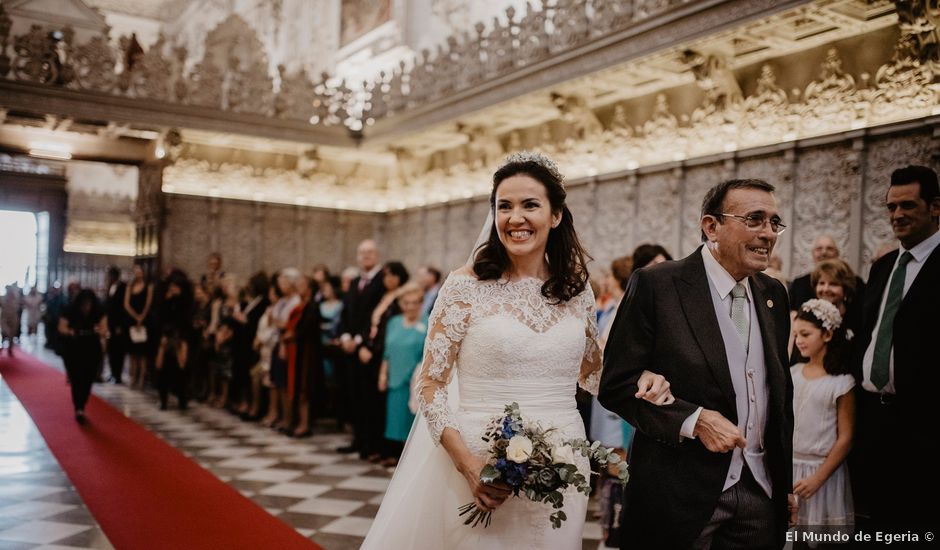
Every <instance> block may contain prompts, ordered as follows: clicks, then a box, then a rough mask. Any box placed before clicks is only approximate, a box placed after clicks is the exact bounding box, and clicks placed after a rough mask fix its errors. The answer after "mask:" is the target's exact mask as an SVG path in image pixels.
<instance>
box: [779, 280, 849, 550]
mask: <svg viewBox="0 0 940 550" xmlns="http://www.w3.org/2000/svg"><path fill="white" fill-rule="evenodd" d="M841 325H842V316H841V315H840V314H839V310H838V309H837V308H836V307H835V306H834V305H832V304H831V303H829V302H827V301H824V300H816V299H814V300H809V301H807V302H806V303H804V304H803V306H802V307H801V308H800V311H799V313H798V314H797V317H796V320H795V321H794V324H793V330H794V332H795V334H796V347H797V348H799V351H800V354H801V355H802V356H803V357H808V358H809V360H808V361H807V362H806V363H797V364H796V365H793V366H792V367H790V373H791V375H792V377H793V412H794V428H793V480H794V485H793V492H794V493H795V494H796V495H797V497H799V499H800V503H799V516H798V521H797V529H801V530H804V531H809V530H811V531H813V532H814V533H820V534H822V533H829V534H832V533H836V532H839V533H842V534H851V531H852V530H853V527H854V509H853V508H854V507H853V504H852V491H851V488H850V486H849V474H848V470H847V468H846V465H845V458H846V456H847V455H848V453H849V449H850V447H851V445H852V430H853V424H854V423H855V400H854V395H853V393H852V391H851V390H852V387H853V386H854V385H855V380H854V378H853V377H852V376H851V375H850V374H846V372H847V367H848V364H847V357H846V356H845V354H846V352H847V348H848V343H847V342H846V339H845V331H844V330H843V329H841V328H840V327H841ZM797 540H804V539H803V537H799V538H798V539H797ZM811 540H812V539H811ZM810 546H811V547H812V546H815V545H814V544H812V543H811V544H810Z"/></svg>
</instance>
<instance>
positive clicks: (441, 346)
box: [416, 275, 473, 445]
mask: <svg viewBox="0 0 940 550" xmlns="http://www.w3.org/2000/svg"><path fill="white" fill-rule="evenodd" d="M472 282H473V279H472V278H470V277H467V276H462V275H451V276H450V277H448V278H447V281H446V282H445V283H444V286H442V287H441V290H440V293H439V294H438V297H437V301H436V302H435V303H434V309H433V310H432V311H431V316H430V318H429V319H428V327H429V328H428V335H427V339H426V340H425V343H424V361H423V362H422V367H421V374H420V375H419V378H418V383H417V391H416V393H417V397H418V404H419V407H420V410H421V413H422V414H423V415H424V417H425V419H426V420H427V423H428V429H429V430H430V432H431V439H432V440H434V444H435V445H437V444H439V443H440V440H441V433H442V432H443V431H444V428H453V429H455V430H457V429H459V427H458V425H457V420H456V419H455V418H454V416H453V413H452V412H451V410H450V407H448V404H447V384H448V383H449V382H450V379H451V377H452V376H453V371H454V368H455V367H456V366H457V355H458V353H459V351H460V343H461V342H462V341H463V337H464V335H465V334H466V333H467V325H468V323H469V321H470V302H469V300H468V293H469V290H470V285H471V284H472Z"/></svg>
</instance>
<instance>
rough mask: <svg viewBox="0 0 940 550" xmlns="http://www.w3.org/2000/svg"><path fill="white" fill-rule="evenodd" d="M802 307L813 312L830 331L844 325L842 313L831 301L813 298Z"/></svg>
mask: <svg viewBox="0 0 940 550" xmlns="http://www.w3.org/2000/svg"><path fill="white" fill-rule="evenodd" d="M800 309H801V310H803V311H806V312H809V313H812V314H813V315H814V316H815V317H816V318H817V319H819V321H820V322H821V323H822V326H823V328H825V329H826V330H828V331H830V332H832V331H834V330H836V329H837V328H839V327H840V326H842V314H841V313H839V308H837V307H836V306H834V305H832V303H831V302H827V301H826V300H820V299H818V298H813V299H812V300H807V301H806V302H804V303H803V305H802V306H800Z"/></svg>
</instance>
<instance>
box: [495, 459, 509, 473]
mask: <svg viewBox="0 0 940 550" xmlns="http://www.w3.org/2000/svg"><path fill="white" fill-rule="evenodd" d="M507 464H509V461H508V460H506V459H505V458H497V459H496V469H497V470H499V472H500V473H502V474H505V473H506V465H507Z"/></svg>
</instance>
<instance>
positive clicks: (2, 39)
mask: <svg viewBox="0 0 940 550" xmlns="http://www.w3.org/2000/svg"><path fill="white" fill-rule="evenodd" d="M690 1H691V0H590V1H579V0H535V1H534V2H528V3H527V9H526V13H525V14H521V16H519V15H520V14H517V13H516V10H515V9H514V8H512V7H510V8H508V9H507V10H506V20H505V21H503V20H500V19H499V18H498V17H497V18H494V19H493V22H492V24H491V25H490V26H489V27H487V25H485V24H484V23H483V22H479V23H477V24H476V26H475V27H474V31H475V34H474V35H473V36H471V35H469V34H464V35H463V36H459V37H458V36H450V37H448V38H447V40H446V43H445V44H442V45H441V46H439V47H438V48H437V52H436V54H433V55H432V53H431V51H430V50H427V49H426V50H424V51H422V52H421V54H420V56H418V57H417V58H416V59H415V60H414V62H413V63H411V64H408V63H405V62H402V63H401V64H400V65H399V67H398V69H396V70H394V71H392V72H391V74H386V73H385V72H382V73H380V75H379V76H378V78H377V79H376V80H375V81H374V82H363V83H362V84H361V86H356V85H347V83H346V82H345V81H343V82H340V83H338V84H336V83H335V80H336V79H335V78H331V77H330V75H329V74H326V73H324V74H321V75H320V76H319V78H318V79H316V80H313V79H311V78H310V75H308V74H307V73H306V72H305V71H303V70H301V71H300V72H298V73H293V74H288V72H287V71H286V69H285V68H284V67H283V66H281V67H278V69H279V74H278V75H277V77H276V78H275V77H274V76H273V75H271V74H270V71H269V64H268V61H267V58H266V56H265V53H264V47H263V46H262V44H261V42H260V41H259V40H258V38H257V36H256V34H255V32H254V30H253V29H252V28H251V27H250V26H249V25H248V24H247V23H245V21H244V20H242V19H241V18H239V17H238V16H234V15H233V16H230V17H229V18H228V19H227V20H225V21H223V22H222V23H220V24H219V26H218V27H216V28H215V29H214V30H213V31H211V32H210V33H209V34H208V35H207V37H206V39H205V44H206V48H205V55H204V56H203V58H202V60H200V61H199V62H198V63H196V64H195V65H193V66H192V67H191V68H189V67H188V66H187V51H186V49H185V48H182V47H174V46H172V45H171V44H170V43H168V41H167V40H166V39H165V37H163V36H160V38H159V39H158V40H157V42H156V43H155V44H153V45H152V46H150V48H148V49H147V50H146V51H145V50H144V49H143V48H142V47H141V46H140V45H139V44H138V43H137V41H136V38H135V37H133V36H131V37H128V36H122V37H120V38H119V39H118V40H117V42H116V43H115V42H114V41H112V40H111V38H110V37H109V35H108V31H107V30H105V31H104V32H102V33H101V34H99V35H96V36H91V37H90V38H88V39H87V40H86V41H84V42H82V43H78V41H77V40H76V37H75V34H76V33H75V32H74V30H73V29H72V28H70V27H64V28H51V27H50V28H45V27H42V26H40V25H32V26H31V27H30V29H29V30H28V31H27V32H25V33H23V34H20V35H15V36H14V35H12V34H11V28H12V26H13V25H12V21H11V19H10V16H9V15H8V14H7V13H6V12H5V10H4V8H3V4H0V78H3V79H8V80H15V81H20V82H26V83H34V84H45V85H51V86H56V87H63V88H68V89H74V90H79V91H90V92H100V93H104V94H111V95H116V96H122V97H128V98H135V99H142V100H148V101H162V102H168V103H175V104H182V105H191V106H195V107H204V108H211V109H218V110H222V111H231V112H236V113H248V114H255V115H261V116H265V117H275V118H278V119H284V120H294V121H309V122H310V123H311V124H317V125H325V126H330V125H339V124H344V125H346V126H347V127H349V128H351V129H353V130H359V129H361V128H362V126H363V122H364V121H367V122H372V121H374V120H376V119H378V118H381V117H384V116H387V115H389V114H391V113H394V112H399V111H402V110H404V109H407V108H409V107H414V106H417V105H420V104H423V103H424V102H426V101H429V100H433V99H435V98H440V97H443V96H445V95H447V94H449V93H454V92H457V91H460V90H464V89H468V88H471V87H473V86H476V85H478V84H480V83H482V82H485V81H487V80H491V79H495V78H498V77H501V76H504V75H506V74H509V73H511V72H513V71H515V70H517V69H519V68H521V67H524V66H528V65H532V64H534V63H537V62H540V61H543V60H545V59H548V58H550V57H552V56H554V55H558V54H559V53H562V52H564V51H567V50H570V49H572V48H576V47H579V46H581V45H583V44H586V43H588V42H591V41H593V40H597V39H600V38H603V37H604V36H606V35H609V34H611V33H613V32H615V31H618V30H622V29H624V28H626V27H629V26H630V25H633V24H635V23H637V22H638V21H642V20H645V19H648V18H650V17H653V16H655V15H658V14H661V13H663V12H665V11H668V10H669V9H671V8H673V7H675V6H676V5H680V4H685V3H689V2H690ZM328 83H329V84H328Z"/></svg>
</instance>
